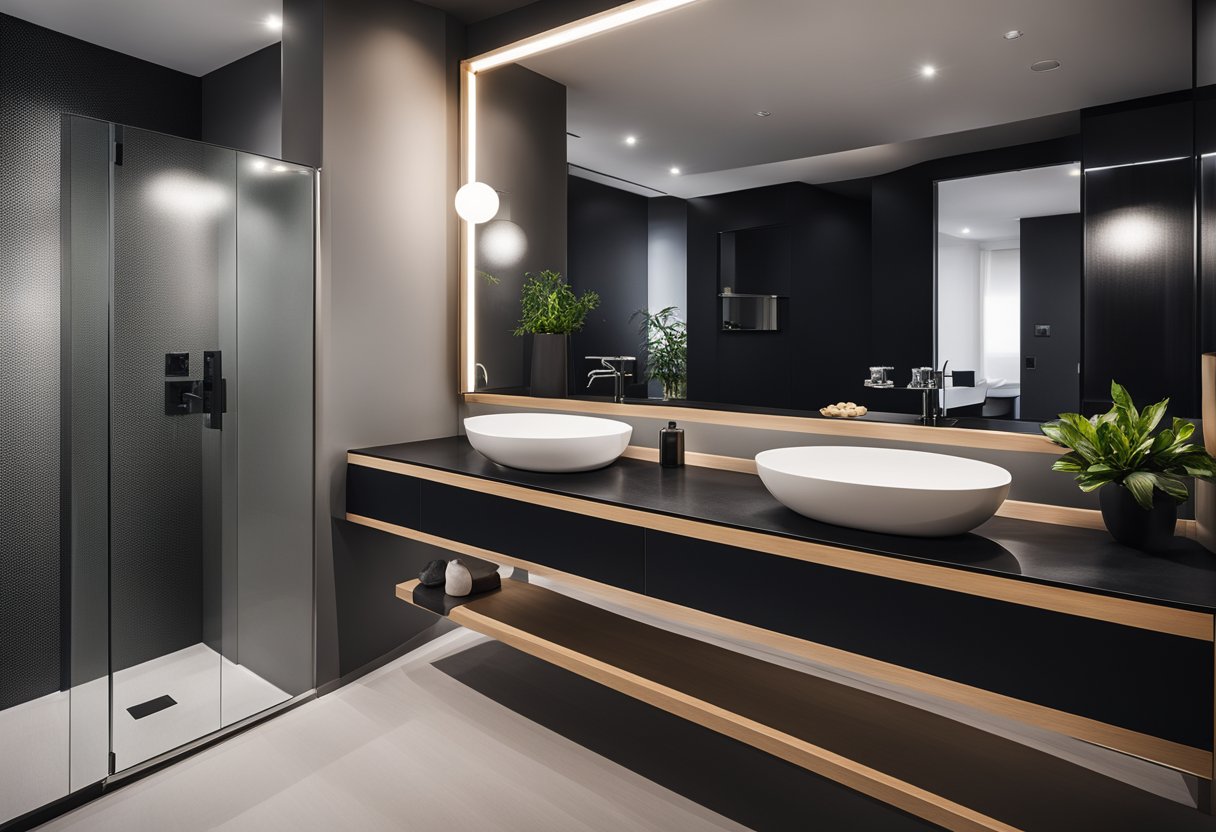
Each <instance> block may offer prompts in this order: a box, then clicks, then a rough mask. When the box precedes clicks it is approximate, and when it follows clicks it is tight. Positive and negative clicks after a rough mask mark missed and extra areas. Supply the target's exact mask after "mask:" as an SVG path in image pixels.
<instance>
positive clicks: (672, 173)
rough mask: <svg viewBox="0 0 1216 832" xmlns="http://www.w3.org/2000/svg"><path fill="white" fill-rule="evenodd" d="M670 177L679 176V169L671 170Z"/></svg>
mask: <svg viewBox="0 0 1216 832" xmlns="http://www.w3.org/2000/svg"><path fill="white" fill-rule="evenodd" d="M671 175H672V176H679V175H680V169H679V168H672V169H671Z"/></svg>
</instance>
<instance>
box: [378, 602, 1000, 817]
mask: <svg viewBox="0 0 1216 832" xmlns="http://www.w3.org/2000/svg"><path fill="white" fill-rule="evenodd" d="M402 586H403V587H404V586H406V585H402ZM412 594H413V593H412V588H411V590H410V591H409V595H410V597H409V598H403V600H406V601H407V602H409V603H413V601H412ZM398 597H402V591H401V588H399V589H398ZM447 617H448V618H449V619H450V620H451V621H453V622H455V623H456V624H459V625H461V626H462V627H467V628H468V629H470V630H473V631H474V632H477V633H481V634H482V635H486V636H489V637H491V638H494V639H496V640H498V641H501V642H502V643H503V644H506V645H508V646H510V647H514V648H515V649H517V650H520V651H522V652H524V653H527V654H528V655H531V656H535V657H536V658H538V659H541V660H542V661H546V662H549V663H550V664H554V665H556V666H558V667H561V668H563V669H564V670H568V671H570V672H571V673H574V674H576V675H578V676H581V677H583V678H585V679H590V680H591V681H593V682H596V683H598V684H601V685H604V686H606V687H609V688H612V689H613V690H616V691H619V692H620V693H623V694H625V695H626V696H630V697H632V698H634V699H637V700H639V701H642V702H645V703H646V704H648V705H652V706H654V707H656V708H659V709H661V710H664V711H666V712H668V713H670V714H674V715H675V716H678V717H681V718H682V719H686V720H689V721H690V722H694V723H696V724H698V725H702V726H704V727H706V728H709V729H710V730H713V731H716V732H718V733H720V734H724V735H725V736H728V737H731V738H732V739H736V740H738V741H740V742H744V743H747V744H748V745H751V746H753V747H755V748H759V749H760V750H762V751H765V752H767V753H769V754H772V755H773V756H775V757H779V758H781V759H783V760H786V761H787V762H790V763H793V764H794V765H797V766H799V767H801V768H804V769H806V770H807V771H810V772H812V773H814V774H817V775H819V776H821V777H825V778H827V779H829V780H832V781H834V782H836V783H840V784H841V785H843V786H846V787H847V788H850V789H853V790H855V791H858V792H861V793H862V794H865V795H868V796H870V797H872V798H874V799H876V800H878V801H880V802H882V803H885V804H887V805H890V806H895V807H897V808H900V809H902V810H904V811H906V812H909V813H911V814H914V815H916V816H917V817H920V818H924V819H925V820H928V821H930V822H932V823H937V824H940V825H942V826H944V827H946V828H947V829H951V830H957V832H1020V830H1019V829H1018V828H1017V827H1013V826H1010V825H1009V824H1006V823H1002V822H1001V821H999V820H997V819H995V818H991V817H989V816H987V815H983V814H981V813H979V812H976V811H975V810H973V809H968V808H967V807H966V806H962V805H961V804H958V803H955V802H953V801H951V800H947V799H946V798H943V797H941V796H939V795H936V794H934V793H932V792H930V791H927V790H925V789H922V788H919V787H917V786H913V785H912V784H910V783H907V782H904V781H903V780H899V779H898V778H895V777H892V776H890V775H887V774H884V773H882V772H881V771H878V770H876V769H873V768H870V767H869V766H864V765H862V764H860V763H857V762H855V761H853V760H850V759H849V758H847V757H845V756H843V755H840V754H836V753H834V752H831V751H828V750H827V749H825V748H821V747H819V746H816V745H813V744H811V743H809V742H806V741H805V740H800V739H798V738H797V737H794V736H791V735H789V734H786V733H784V732H782V731H778V730H776V729H774V728H771V727H769V726H767V725H764V724H762V723H760V722H756V721H755V720H752V719H748V718H746V717H743V716H740V715H739V714H736V713H733V712H731V711H728V710H726V709H725V708H722V707H719V706H717V705H713V704H711V703H709V702H705V701H703V700H700V699H696V698H695V697H692V696H689V695H688V694H686V693H684V692H682V691H679V690H676V689H675V688H671V687H668V686H666V685H662V684H659V683H658V682H655V681H653V680H651V679H647V678H645V677H643V676H639V675H637V674H635V673H631V672H629V671H626V670H622V669H621V668H619V667H616V666H614V665H611V664H608V663H607V662H604V661H602V660H600V659H596V658H594V657H592V656H588V655H586V654H583V653H579V652H577V651H575V650H571V649H570V648H568V647H565V646H563V645H560V644H556V643H554V642H552V641H549V640H547V639H545V638H543V637H541V636H537V635H535V634H533V633H530V632H528V631H526V630H521V629H519V628H517V627H514V626H512V625H510V624H507V623H505V622H502V621H499V620H498V619H495V618H490V617H489V616H486V615H482V614H481V613H478V612H476V611H475V610H472V609H470V608H469V607H467V606H459V607H456V608H455V609H453V610H452V611H451V612H449V613H448V616H447Z"/></svg>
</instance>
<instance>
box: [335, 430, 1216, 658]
mask: <svg viewBox="0 0 1216 832" xmlns="http://www.w3.org/2000/svg"><path fill="white" fill-rule="evenodd" d="M347 462H348V463H350V464H352V465H362V466H365V467H368V468H375V469H378V470H381V471H388V472H390V473H395V474H401V475H403V476H407V477H414V478H416V479H422V480H429V481H431V482H437V483H442V484H444V485H450V486H454V487H456V488H463V489H466V490H469V491H475V492H478V493H481V494H489V495H492V496H496V497H504V498H506V499H510V500H518V501H520V502H525V503H529V504H531V505H537V506H543V507H545V508H552V509H557V510H559V511H568V512H571V513H574V514H583V515H587V516H591V517H598V518H600V519H603V520H610V521H613V522H617V523H624V524H627V525H631V526H638V527H640V528H644V529H651V530H653V531H658V532H667V533H669V534H676V535H681V536H683V537H690V538H694V539H697V540H705V541H709V542H711V543H721V544H724V545H726V546H734V547H737V548H740V549H749V550H752V551H756V552H763V553H765V554H769V555H776V556H780V557H787V558H793V559H795V560H802V561H807V562H808V563H817V564H821V565H823V566H831V567H834V568H837V569H846V570H849V571H851V572H860V573H863V574H868V575H876V576H878V577H882V578H889V579H891V580H896V581H906V582H908V583H914V584H920V585H922V586H931V587H935V588H937V589H945V590H950V591H953V592H962V593H965V594H968V595H977V596H980V597H983V598H990V599H993V600H996V601H1004V602H1007V603H1011V604H1021V605H1023V606H1028V607H1036V608H1039V609H1045V610H1051V611H1053V612H1060V613H1065V614H1067V615H1077V616H1082V617H1084V618H1092V619H1096V620H1099V621H1106V622H1109V623H1112V624H1121V625H1123V626H1127V627H1139V628H1141V629H1145V630H1152V631H1154V632H1160V633H1168V634H1170V635H1176V636H1182V637H1184V638H1193V639H1199V640H1201V641H1209V642H1210V641H1212V639H1213V637H1214V636H1213V616H1212V615H1209V614H1207V613H1202V612H1196V611H1193V610H1183V609H1177V608H1174V607H1167V606H1163V605H1160V604H1151V603H1146V602H1143V601H1133V600H1131V599H1128V598H1117V597H1113V596H1109V595H1100V594H1097V593H1093V592H1082V591H1080V590H1074V589H1068V588H1065V587H1057V586H1049V585H1045V584H1037V583H1032V582H1030V581H1020V580H1017V579H1013V578H1003V577H999V576H997V575H988V574H983V573H979V572H970V571H967V570H963V569H954V568H951V567H948V566H937V565H934V564H931V563H924V562H920V561H913V560H904V559H901V558H897V557H891V556H887V555H875V554H870V553H868V552H859V551H855V550H851V549H841V548H838V547H835V546H828V545H825V544H822V543H812V542H810V541H807V540H797V539H794V538H788V537H782V536H779V535H774V534H766V533H763V532H755V531H748V530H745V529H737V528H733V527H730V526H719V525H714V524H712V523H705V522H702V521H699V520H689V519H687V518H683V517H672V516H669V515H666V514H658V513H656V512H651V511H643V510H641V509H634V508H626V507H623V506H615V505H608V504H606V503H598V502H595V501H592V500H585V499H580V498H576V497H568V496H565V495H562V494H553V493H551V492H547V491H541V490H538V489H535V488H526V487H524V486H519V485H512V484H510V483H503V482H496V481H493V480H486V479H480V478H478V477H470V476H467V475H464V474H456V473H453V472H451V471H441V470H439V469H436V468H425V467H423V466H419V465H411V464H409V463H405V462H397V461H393V460H386V459H380V458H378V457H371V456H364V455H362V454H357V453H348V454H347Z"/></svg>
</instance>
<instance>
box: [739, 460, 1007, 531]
mask: <svg viewBox="0 0 1216 832" xmlns="http://www.w3.org/2000/svg"><path fill="white" fill-rule="evenodd" d="M756 470H757V473H759V474H760V479H761V480H762V481H763V482H764V486H765V487H766V488H767V489H768V490H769V492H770V493H771V494H772V495H773V496H774V497H776V498H777V499H778V500H779V501H780V502H781V503H782V504H784V505H785V506H787V507H788V508H791V509H793V510H794V511H796V512H798V513H799V514H802V515H804V516H806V517H810V518H811V519H813V520H820V521H823V522H824V523H833V524H835V525H837V526H849V527H851V528H855V529H865V530H867V531H873V532H886V533H889V534H902V535H909V536H913V537H946V536H949V535H955V534H963V533H964V532H968V531H971V530H972V529H974V528H975V527H976V526H978V525H980V524H981V523H983V522H985V521H986V520H988V519H989V518H990V517H992V515H993V514H995V513H996V510H997V509H998V508H1000V507H1001V503H1003V502H1004V501H1005V497H1006V496H1008V494H1009V484H1010V482H1012V479H1013V478H1012V477H1011V476H1010V474H1009V472H1008V471H1006V470H1005V469H1004V468H1001V467H999V466H996V465H991V464H989V463H987V462H979V461H978V460H974V459H964V458H962V457H957V456H947V455H946V454H931V453H925V452H923V451H903V450H895V449H892V448H856V447H832V446H819V447H802V448H775V449H773V450H771V451H763V452H762V453H759V454H757V455H756Z"/></svg>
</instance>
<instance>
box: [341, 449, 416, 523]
mask: <svg viewBox="0 0 1216 832" xmlns="http://www.w3.org/2000/svg"><path fill="white" fill-rule="evenodd" d="M421 482H422V481H421V480H416V479H414V478H413V477H405V476H402V475H401V474H393V473H390V472H388V471H381V470H379V469H378V468H367V467H365V466H363V465H350V464H348V465H347V466H346V511H347V513H348V514H358V515H359V516H360V517H371V518H372V519H374V520H383V521H384V522H386V523H392V524H393V525H395V526H405V527H406V528H408V529H417V528H419V510H420V507H419V490H420V489H419V486H420V484H421Z"/></svg>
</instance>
